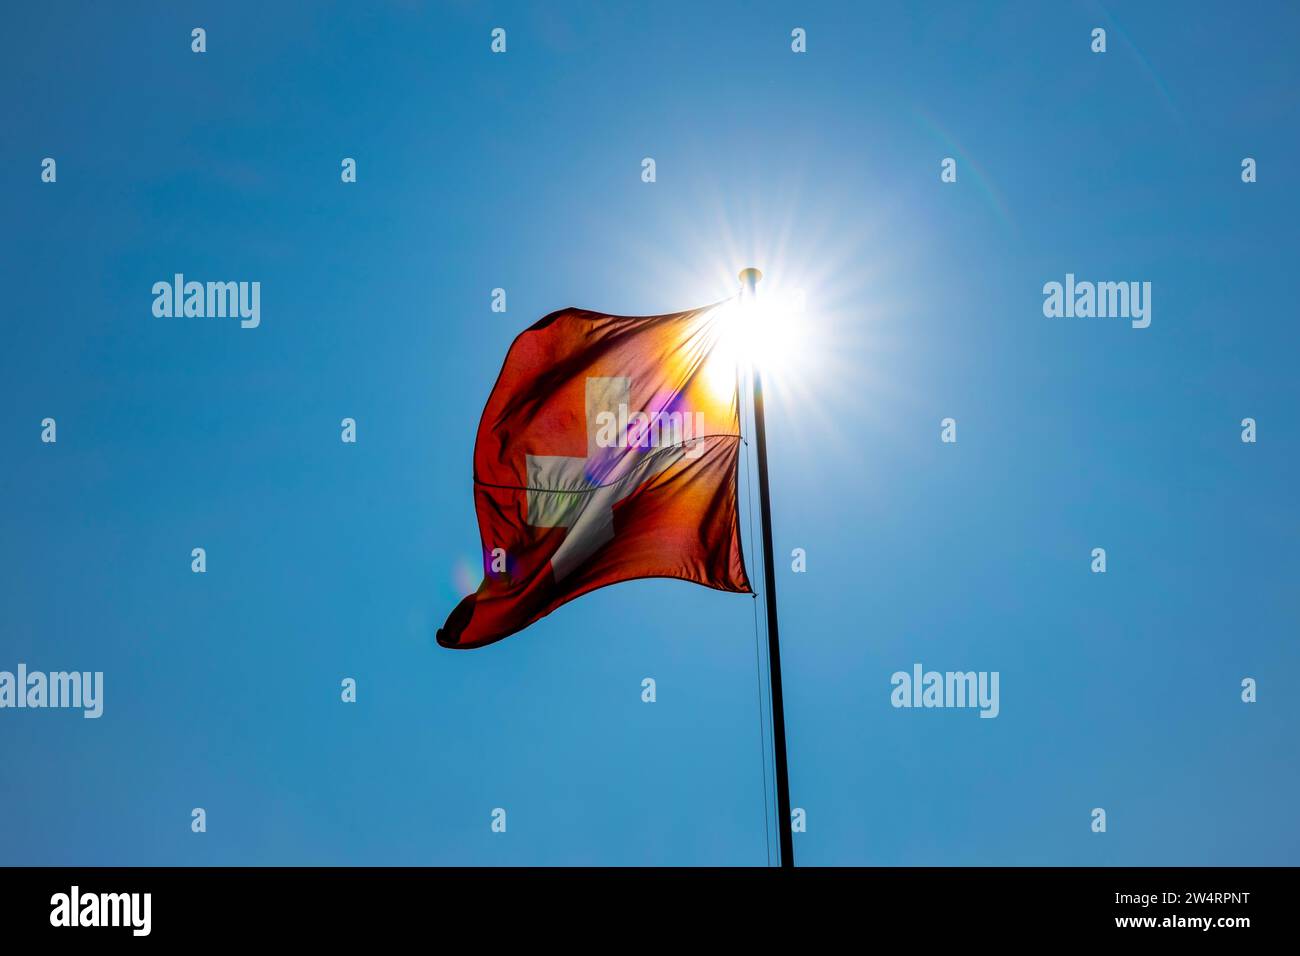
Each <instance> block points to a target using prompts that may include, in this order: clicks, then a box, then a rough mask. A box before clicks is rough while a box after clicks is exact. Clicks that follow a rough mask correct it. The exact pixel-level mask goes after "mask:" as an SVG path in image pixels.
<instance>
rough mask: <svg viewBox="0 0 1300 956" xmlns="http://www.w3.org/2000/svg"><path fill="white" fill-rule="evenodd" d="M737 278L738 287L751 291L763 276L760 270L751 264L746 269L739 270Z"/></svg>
mask: <svg viewBox="0 0 1300 956" xmlns="http://www.w3.org/2000/svg"><path fill="white" fill-rule="evenodd" d="M739 278H740V287H741V288H742V289H743V290H744V291H746V292H750V293H752V292H753V291H754V287H755V286H756V285H758V281H759V280H760V279H762V278H763V273H762V272H761V271H760V270H758V269H755V268H754V267H753V266H750V267H749V268H748V269H741V270H740V277H739Z"/></svg>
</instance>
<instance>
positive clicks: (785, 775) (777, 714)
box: [740, 268, 794, 868]
mask: <svg viewBox="0 0 1300 956" xmlns="http://www.w3.org/2000/svg"><path fill="white" fill-rule="evenodd" d="M761 278H763V273H761V272H759V271H758V270H757V269H752V268H751V269H745V270H744V271H743V272H741V273H740V282H741V288H740V299H741V302H742V303H745V304H750V305H752V304H753V303H754V301H755V299H756V297H757V295H758V291H757V286H758V280H759V279H761ZM750 369H751V375H752V377H753V380H754V445H755V455H756V457H757V458H758V507H759V511H760V513H761V515H762V520H763V592H764V597H765V598H766V602H767V662H768V667H767V672H768V677H769V678H770V680H771V683H772V749H773V751H774V759H775V763H776V829H777V834H778V835H779V837H780V840H781V844H780V845H781V866H782V867H783V868H784V867H793V866H794V834H793V832H792V831H791V821H790V776H789V772H788V771H787V769H786V761H785V704H784V702H783V700H782V697H781V645H780V640H779V635H778V628H777V616H776V563H775V560H774V558H773V555H772V502H771V495H770V494H769V492H768V483H767V423H766V421H765V420H764V416H763V370H762V368H761V367H760V366H759V363H758V362H752V363H751V364H750Z"/></svg>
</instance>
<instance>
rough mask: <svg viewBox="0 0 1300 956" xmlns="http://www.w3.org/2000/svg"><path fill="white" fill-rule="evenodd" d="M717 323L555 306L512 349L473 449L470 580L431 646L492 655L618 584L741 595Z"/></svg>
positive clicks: (711, 311) (723, 318)
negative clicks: (665, 584)
mask: <svg viewBox="0 0 1300 956" xmlns="http://www.w3.org/2000/svg"><path fill="white" fill-rule="evenodd" d="M729 313H730V306H729V304H728V303H722V304H720V305H717V306H711V307H708V308H704V309H696V310H694V311H691V312H678V313H676V314H673V315H656V316H618V315H601V314H600V313H596V312H587V311H584V310H581V309H564V310H561V311H559V312H553V313H551V314H550V315H548V316H546V317H545V318H544V319H542V320H541V321H539V322H538V323H537V324H535V325H534V326H532V327H531V328H529V329H528V330H526V331H525V332H523V333H522V334H521V335H519V337H518V338H516V339H515V341H514V344H513V345H511V346H510V351H509V353H508V354H507V355H506V360H505V364H504V365H503V366H502V368H501V374H500V376H499V377H498V378H497V383H496V386H495V387H494V388H493V389H492V394H491V396H490V397H489V398H488V401H487V407H486V408H484V410H483V418H482V420H481V421H480V422H479V429H478V437H477V439H476V441H475V444H474V505H475V508H476V510H477V512H478V523H479V534H480V536H481V538H482V545H483V568H484V579H483V583H482V584H481V585H480V586H479V589H478V590H477V591H476V592H474V593H473V594H471V595H469V596H468V597H466V598H465V599H464V600H463V601H461V602H460V604H458V605H457V606H456V609H455V610H454V611H452V612H451V616H450V617H448V618H447V623H446V624H445V625H444V626H443V627H442V629H441V630H440V631H438V643H439V644H441V645H442V646H443V647H454V648H473V647H482V646H483V645H485V644H491V643H493V642H494V641H499V640H501V638H503V637H507V636H509V635H511V634H513V633H515V632H516V631H518V630H521V629H522V628H524V627H527V626H528V625H529V624H531V623H532V622H533V621H536V620H537V619H538V618H541V617H544V616H546V615H547V614H549V613H551V611H553V610H555V609H556V608H557V607H559V606H560V605H561V604H564V603H565V602H566V601H571V600H573V599H574V598H575V597H578V596H579V595H580V594H585V593H587V592H588V591H594V590H595V589H596V588H600V587H604V586H605V585H607V584H615V583H617V582H619V581H628V580H631V579H633V578H680V579H682V580H684V581H694V582H695V583H697V584H703V585H705V586H707V587H711V588H717V589H718V590H721V591H735V592H740V593H750V591H751V589H750V586H749V578H748V576H747V575H746V573H745V562H744V556H743V554H742V552H741V545H740V531H739V524H738V521H737V507H736V462H737V456H738V454H739V447H740V441H741V439H740V418H739V396H738V388H737V384H738V383H737V378H736V364H735V361H734V356H733V353H732V352H731V351H730V349H729V348H728V336H727V335H726V327H727V325H728V322H729V319H728V316H729Z"/></svg>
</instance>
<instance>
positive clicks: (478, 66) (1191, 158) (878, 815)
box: [0, 3, 1300, 865]
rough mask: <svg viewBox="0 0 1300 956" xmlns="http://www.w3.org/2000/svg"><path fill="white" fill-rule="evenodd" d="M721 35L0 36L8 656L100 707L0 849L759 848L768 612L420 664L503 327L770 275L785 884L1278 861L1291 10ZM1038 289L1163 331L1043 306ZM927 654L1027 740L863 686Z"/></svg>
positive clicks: (885, 16) (12, 663) (16, 19)
mask: <svg viewBox="0 0 1300 956" xmlns="http://www.w3.org/2000/svg"><path fill="white" fill-rule="evenodd" d="M702 7H703V5H700V4H687V3H656V4H653V5H644V6H640V7H637V8H635V9H632V8H627V9H625V10H622V11H619V10H616V9H614V7H613V5H600V4H546V5H541V4H517V5H507V4H481V5H480V4H470V3H460V4H449V5H426V4H416V3H402V4H352V5H344V4H337V5H336V4H306V3H303V4H273V5H272V4H249V3H222V4H205V3H184V4H161V3H158V4H138V5H132V6H130V7H129V8H122V9H109V8H108V7H106V6H95V5H89V4H85V5H81V4H56V5H54V6H50V5H48V4H47V5H36V4H22V5H16V6H11V7H10V8H8V9H7V10H6V12H5V14H4V29H3V30H0V53H2V54H3V55H2V56H0V73H2V75H3V80H4V82H3V83H0V90H2V91H3V92H0V97H2V98H3V104H4V115H5V124H4V125H5V131H4V134H3V136H2V137H0V160H2V161H0V178H2V179H3V183H2V189H0V196H2V197H3V199H2V202H3V209H4V221H5V223H6V226H7V228H6V229H5V230H4V231H3V234H0V243H3V258H4V262H5V264H6V268H5V283H4V285H5V296H4V305H5V308H4V320H3V327H4V335H5V345H6V347H5V348H4V349H3V350H2V351H0V389H2V392H3V401H2V402H0V436H2V438H0V441H2V442H3V447H4V450H5V453H4V458H3V467H2V468H0V566H2V567H3V569H4V574H3V575H0V606H2V607H3V608H4V610H5V613H4V615H3V622H2V623H0V669H6V670H13V669H14V668H15V667H16V665H17V664H18V663H19V662H20V661H21V662H24V663H26V664H27V666H28V667H29V668H31V669H34V670H37V669H39V670H62V669H76V670H102V671H103V672H104V674H105V704H104V706H105V712H104V716H103V717H102V718H100V719H99V720H83V719H81V717H80V716H79V714H77V713H75V712H66V711H31V710H24V711H15V710H5V711H3V712H0V752H2V755H3V759H2V760H0V863H66V864H74V863H75V864H114V863H128V864H151V863H156V864H295V863H303V864H390V863H391V864H397V863H401V864H486V865H494V864H551V863H555V864H633V865H635V864H749V865H763V864H764V863H766V862H767V859H768V842H769V841H772V842H774V839H775V837H774V834H770V833H768V832H767V830H768V828H767V827H766V826H765V804H764V768H763V762H762V758H763V743H762V742H761V740H760V736H759V731H760V719H759V713H758V703H759V701H758V696H759V695H758V691H757V686H758V685H757V678H756V661H755V626H754V614H753V603H752V599H751V598H749V597H745V596H737V595H730V594H721V593H716V592H712V591H708V590H706V589H704V588H699V587H693V586H690V585H687V584H683V583H680V582H667V581H643V582H636V583H631V584H625V585H619V586H618V587H614V588H607V589H604V590H602V591H599V592H597V593H594V594H592V595H589V596H586V597H583V598H581V599H580V600H578V601H577V602H575V603H573V604H570V605H568V606H566V607H564V608H562V609H560V610H559V611H557V612H556V613H555V614H553V615H551V616H550V617H548V618H547V619H545V620H543V621H542V622H540V623H538V624H536V625H534V626H533V627H531V628H529V629H528V630H527V631H525V632H524V633H522V634H520V635H517V636H515V637H512V638H510V639H508V640H506V641H503V642H501V643H499V644H496V645H493V646H491V647H488V648H485V649H483V650H479V651H474V652H465V653H458V652H451V651H446V650H443V649H440V648H438V647H437V646H436V645H435V644H434V641H433V635H434V631H435V629H436V628H437V627H438V625H439V624H441V622H442V620H443V618H444V617H445V615H446V614H447V612H448V611H450V610H451V608H452V607H453V606H454V604H455V602H456V601H457V599H458V598H459V597H460V596H461V594H462V593H464V582H465V580H466V576H467V575H468V574H470V571H469V570H468V569H469V568H471V567H472V566H473V565H474V564H475V562H476V561H477V548H478V535H477V528H476V524H475V520H474V513H473V502H472V494H471V487H470V474H471V472H470V458H471V452H472V445H473V439H474V434H475V429H476V426H477V422H478V417H479V413H480V410H481V408H482V405H483V402H484V400H485V399H486V398H487V395H488V391H489V390H490V388H491V386H492V383H493V381H494V380H495V376H496V373H497V370H498V368H499V365H500V362H501V359H502V357H503V356H504V354H505V350H506V348H507V346H508V345H509V343H510V341H511V340H512V338H513V337H514V336H515V334H516V333H517V332H518V331H520V330H521V329H523V328H525V327H527V326H528V325H530V324H531V323H532V322H533V321H535V320H536V319H537V318H539V317H540V316H542V315H544V314H546V313H548V312H550V311H552V310H554V309H557V308H561V307H564V306H569V305H575V306H580V307H585V308H590V309H596V310H604V311H608V312H611V313H619V314H655V313H661V312H668V311H677V310H681V309H687V308H692V307H695V306H699V305H702V304H705V303H708V302H712V301H715V300H717V299H718V298H720V297H721V296H724V295H727V294H729V293H730V292H731V291H733V290H732V288H730V287H728V286H727V282H728V281H729V277H731V276H734V274H735V272H736V271H737V270H738V269H739V268H741V267H743V266H746V265H757V266H759V267H761V268H763V269H764V270H765V271H766V272H767V273H768V278H767V279H765V283H767V284H768V285H769V286H770V287H771V288H781V287H785V288H802V289H804V290H805V292H806V294H807V298H808V309H807V312H806V313H804V314H803V315H801V316H796V317H792V318H791V322H792V323H797V330H798V338H799V340H800V341H801V342H802V343H803V347H802V348H801V349H800V350H799V355H798V361H792V362H791V363H790V367H788V368H776V369H773V370H772V372H771V374H772V376H773V379H774V381H773V384H772V386H771V388H770V391H771V396H770V398H769V410H768V415H769V431H770V441H771V444H772V450H771V459H772V460H771V465H772V488H773V497H774V509H775V524H776V529H775V531H776V543H777V550H778V558H779V560H778V569H779V570H778V573H779V575H780V577H779V581H778V583H779V587H780V598H781V613H782V622H781V623H782V637H783V643H782V648H783V664H784V671H785V692H786V715H787V724H788V741H789V748H790V777H791V788H792V802H793V803H794V805H795V806H798V807H802V808H804V809H805V810H806V812H807V819H808V829H807V832H806V833H801V834H798V835H797V837H796V843H795V848H796V855H797V858H798V860H799V862H801V863H807V864H831V865H840V864H924V865H929V864H1085V865H1086V864H1186V865H1191V864H1285V863H1289V864H1294V863H1295V862H1296V861H1297V859H1298V858H1300V824H1297V822H1296V817H1295V813H1294V807H1295V805H1296V803H1297V799H1298V798H1300V769H1298V766H1300V764H1298V763H1297V760H1296V744H1295V731H1296V728H1297V726H1300V721H1298V719H1297V718H1298V717H1300V713H1298V710H1297V705H1296V703H1295V695H1294V693H1293V686H1292V685H1293V684H1294V675H1295V674H1296V673H1297V669H1298V667H1300V653H1298V652H1297V649H1296V648H1297V643H1296V639H1295V638H1296V632H1297V624H1300V601H1298V598H1297V595H1298V594H1300V589H1297V588H1296V586H1295V581H1296V577H1297V572H1298V571H1300V560H1298V559H1297V553H1296V547H1295V543H1296V540H1297V532H1300V508H1298V506H1297V496H1296V493H1295V469H1296V464H1297V461H1298V460H1300V427H1298V426H1297V422H1296V411H1297V408H1300V403H1298V402H1297V398H1298V397H1300V396H1298V394H1297V393H1298V391H1300V386H1298V385H1297V382H1296V376H1295V372H1294V362H1295V355H1296V354H1297V346H1298V345H1300V333H1298V332H1297V327H1296V322H1295V318H1296V317H1295V314H1294V312H1295V305H1294V302H1295V295H1294V291H1293V290H1292V288H1291V285H1290V283H1291V281H1292V280H1293V276H1294V273H1295V270H1294V261H1295V222H1296V221H1297V214H1298V213H1300V201H1298V199H1297V189H1296V185H1295V175H1294V171H1293V169H1292V166H1293V164H1294V160H1295V157H1296V155H1297V151H1298V148H1300V143H1298V142H1297V139H1298V136H1297V129H1298V128H1300V127H1298V126H1297V106H1298V105H1300V102H1298V99H1300V97H1298V93H1297V91H1298V90H1300V83H1298V82H1297V81H1298V80H1300V76H1298V74H1300V66H1298V65H1297V60H1296V57H1295V50H1296V48H1297V41H1298V40H1300V14H1297V12H1296V10H1295V8H1294V7H1291V6H1288V5H1286V4H1282V3H1264V4H1261V5H1258V6H1257V7H1253V8H1252V9H1251V10H1250V11H1249V12H1242V11H1241V10H1240V8H1238V7H1235V6H1234V5H1231V4H1226V3H1224V4H1213V5H1206V6H1204V8H1199V9H1194V10H1189V9H1188V8H1187V7H1186V5H1183V4H1172V3H1170V4H1156V3H1139V4H1125V5H1123V6H1122V7H1120V6H1118V5H1116V6H1114V7H1104V6H1101V5H1098V4H1092V3H1062V4H1050V5H1048V4H1035V3H1015V4H1006V5H995V4H978V5H976V4H964V3H952V4H924V5H916V4H908V3H887V4H879V3H871V4H848V3H844V4H811V5H810V4H798V5H787V4H774V3H728V4H710V5H708V7H707V9H705V8H702ZM196 26H202V27H204V28H205V29H206V30H207V37H208V39H207V42H208V52H206V53H205V54H202V55H196V54H194V53H192V52H191V51H190V30H191V29H192V28H194V27H196ZM497 26H500V27H504V28H505V29H506V30H507V37H508V48H507V53H506V54H504V55H497V56H494V55H492V54H491V53H490V51H489V42H490V38H489V32H490V31H491V29H492V28H493V27H497ZM1098 26H1100V27H1104V28H1105V29H1107V31H1108V50H1107V52H1106V53H1105V54H1100V55H1099V54H1093V53H1092V52H1090V49H1089V46H1090V34H1091V31H1092V29H1093V28H1094V27H1098ZM795 27H803V28H805V29H806V30H807V35H808V52H807V53H806V54H794V53H792V52H791V50H790V31H791V30H792V29H793V28H795ZM47 156H49V157H53V158H55V159H56V160H57V163H58V167H57V169H58V179H57V182H56V183H54V184H46V183H42V182H41V181H40V162H41V160H42V158H44V157H47ZM345 156H350V157H354V158H355V159H356V160H357V164H358V181H357V182H356V183H355V184H346V185H345V184H343V183H341V182H340V178H339V171H340V161H341V159H342V158H343V157H345ZM647 156H649V157H653V158H654V159H655V160H656V165H657V181H656V182H654V183H653V184H648V183H643V182H642V181H641V175H640V174H641V160H642V159H643V158H644V157H647ZM1247 156H1249V157H1254V158H1255V159H1256V160H1257V161H1258V169H1259V179H1258V182H1256V183H1254V184H1249V185H1247V184H1244V183H1242V181H1241V178H1240V164H1241V160H1242V158H1243V157H1247ZM944 157H953V158H955V159H956V160H957V163H958V181H957V182H956V183H952V184H944V183H941V182H940V179H939V170H940V162H941V160H942V159H943V158H944ZM176 272H183V273H185V274H186V275H187V276H188V277H190V278H195V279H199V280H257V281H260V282H261V284H262V302H261V307H262V320H261V325H260V327H258V328H257V329H247V330H246V329H240V328H239V327H238V324H237V323H235V322H232V321H229V320H220V319H211V320H210V319H196V318H190V319H184V318H179V319H177V318H173V319H158V318H155V317H154V316H153V315H152V312H151V305H152V301H153V298H152V295H151V293H150V289H151V287H152V284H153V283H154V282H156V281H159V280H168V279H170V278H171V276H172V275H173V274H174V273H176ZM1066 273H1074V274H1076V275H1077V276H1078V277H1079V278H1080V279H1092V280H1116V281H1120V280H1140V281H1150V282H1151V283H1152V287H1153V293H1152V323H1151V326H1150V327H1149V328H1147V329H1141V330H1138V329H1133V328H1131V327H1130V326H1129V324H1128V323H1127V322H1125V321H1123V320H1117V319H1095V318H1094V319H1088V318H1071V319H1065V318H1051V319H1049V318H1046V317H1044V315H1043V312H1042V302H1043V295H1042V287H1043V284H1044V283H1046V282H1049V281H1063V280H1064V277H1065V275H1066ZM496 287H502V288H505V289H506V290H507V293H508V311H507V312H506V313H505V314H498V313H493V312H492V311H490V308H489V306H490V296H491V290H492V289H493V288H496ZM47 416H50V417H54V418H55V419H56V420H57V422H58V442H57V444H54V445H48V444H42V443H41V441H40V422H41V420H42V419H43V418H45V417H47ZM1247 416H1250V417H1253V418H1255V419H1256V420H1257V422H1258V429H1259V440H1258V442H1257V443H1255V444H1243V443H1242V442H1241V441H1240V438H1239V435H1240V430H1241V429H1240V424H1239V423H1240V421H1241V419H1242V418H1243V417H1247ZM344 417H353V418H355V419H356V421H357V423H358V436H359V440H358V442H357V444H356V445H345V444H343V443H341V442H340V441H339V422H340V420H341V419H342V418H344ZM945 417H953V418H955V419H956V421H957V423H958V441H957V443H956V444H943V443H941V442H940V440H939V431H940V429H939V422H940V420H941V419H943V418H945ZM741 505H742V510H743V509H744V508H745V505H746V502H745V500H744V499H742V502H741ZM747 530H748V529H747ZM194 547H204V548H206V550H207V555H208V571H207V573H206V574H203V575H197V574H192V573H191V571H190V551H191V549H192V548H194ZM795 547H802V548H804V549H805V550H806V552H807V555H808V570H807V572H806V573H804V574H793V573H791V572H790V570H789V559H788V555H789V553H790V551H791V549H793V548H795ZM1094 547H1104V548H1106V551H1107V556H1108V570H1107V573H1106V574H1104V575H1098V574H1092V573H1090V570H1089V564H1090V552H1091V550H1092V549H1093V548H1094ZM746 550H747V554H749V555H750V561H751V571H753V572H754V573H755V574H757V573H758V569H757V568H756V567H755V566H754V564H753V555H754V553H755V551H754V548H753V547H752V545H751V544H750V543H749V542H748V541H747V546H746ZM475 580H476V579H475ZM916 662H921V663H922V664H923V665H925V667H926V668H927V669H929V668H933V669H937V670H941V671H943V670H987V671H998V672H1000V675H1001V683H1000V687H1001V712H1000V715H999V716H998V718H997V719H995V720H981V719H978V718H977V716H976V713H975V712H974V711H971V710H956V709H952V710H896V709H894V708H892V707H891V706H890V703H889V697H890V690H891V686H890V675H891V674H892V673H893V672H895V671H897V670H910V668H911V666H912V665H913V664H914V663H916ZM349 676H350V677H354V678H355V679H356V680H357V682H358V687H359V691H358V702H357V703H356V704H354V705H347V704H343V703H341V702H340V700H339V682H340V680H341V679H342V678H343V677H349ZM647 676H650V677H654V678H655V680H656V681H657V685H658V700H657V702H656V703H655V704H653V705H648V704H644V703H642V702H641V698H640V690H641V680H642V678H644V677H647ZM1248 676H1249V677H1254V678H1255V679H1256V680H1258V682H1259V700H1258V702H1257V703H1255V704H1250V705H1248V704H1244V703H1242V702H1241V700H1240V697H1239V695H1240V682H1241V680H1242V678H1243V677H1248ZM193 807H203V808H205V810H206V811H207V814H208V832H207V833H204V834H201V835H200V834H194V833H192V832H191V831H190V825H189V824H190V810H191V808H193ZM495 807H503V808H505V809H506V810H507V813H508V827H507V832H506V833H505V834H494V833H492V832H491V830H490V826H489V824H490V814H491V811H492V810H493V808H495ZM1094 807H1103V808H1105V809H1106V811H1107V815H1108V829H1107V832H1106V833H1105V834H1095V833H1092V832H1091V831H1090V827H1089V823H1090V816H1089V814H1090V811H1091V810H1092V808H1094Z"/></svg>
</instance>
